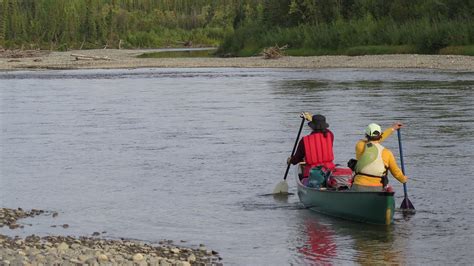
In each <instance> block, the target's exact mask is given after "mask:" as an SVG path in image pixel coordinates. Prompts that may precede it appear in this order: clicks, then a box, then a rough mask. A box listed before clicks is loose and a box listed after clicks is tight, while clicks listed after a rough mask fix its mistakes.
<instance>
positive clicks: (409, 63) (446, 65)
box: [0, 49, 474, 72]
mask: <svg viewBox="0 0 474 266" xmlns="http://www.w3.org/2000/svg"><path fill="white" fill-rule="evenodd" d="M150 51H153V50H150V49H146V50H145V49H143V50H118V49H93V50H73V51H67V52H45V53H38V54H36V55H33V56H32V57H23V58H5V57H0V71H14V70H46V69H55V70H67V69H123V68H199V67H203V68H223V67H236V68H306V69H322V68H373V69H381V68H393V69H436V70H450V71H462V72H464V71H467V72H470V71H474V57H472V56H462V55H419V54H394V55H365V56H343V55H340V56H305V57H295V56H285V57H282V58H279V59H263V58H262V57H238V58H235V57H233V58H137V57H136V56H137V55H140V54H142V53H145V52H150ZM71 55H81V56H85V57H79V58H78V59H76V57H77V56H71ZM99 58H102V59H99ZM108 59H110V60H108Z"/></svg>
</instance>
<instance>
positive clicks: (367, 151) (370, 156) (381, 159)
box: [351, 123, 408, 191]
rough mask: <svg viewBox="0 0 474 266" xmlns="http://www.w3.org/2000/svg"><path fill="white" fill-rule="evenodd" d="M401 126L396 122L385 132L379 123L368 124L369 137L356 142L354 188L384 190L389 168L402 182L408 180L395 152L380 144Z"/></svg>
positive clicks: (358, 189)
mask: <svg viewBox="0 0 474 266" xmlns="http://www.w3.org/2000/svg"><path fill="white" fill-rule="evenodd" d="M401 126H402V125H401V124H399V123H395V124H394V125H393V126H392V127H391V128H388V129H387V130H385V131H384V132H383V133H382V129H381V128H380V126H379V125H377V124H374V123H372V124H369V125H368V126H367V128H366V129H365V136H366V138H367V139H366V140H360V141H359V142H357V144H356V159H357V164H356V166H355V173H356V176H355V177H354V182H353V184H352V188H351V189H352V190H356V191H383V190H384V189H385V188H386V186H387V184H388V179H387V171H388V170H390V173H392V175H393V176H394V177H395V178H396V179H397V180H398V181H400V182H401V183H405V182H407V179H408V177H406V176H405V175H404V174H403V172H402V170H400V168H399V167H398V165H397V162H396V161H395V157H394V156H393V153H392V152H391V151H390V150H389V149H387V148H385V147H384V146H382V145H381V144H380V142H382V141H384V140H385V139H386V138H388V137H389V136H390V135H391V134H392V133H393V132H394V131H395V130H397V129H399V128H400V127H401Z"/></svg>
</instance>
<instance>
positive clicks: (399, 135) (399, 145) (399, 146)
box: [397, 129, 408, 199]
mask: <svg viewBox="0 0 474 266" xmlns="http://www.w3.org/2000/svg"><path fill="white" fill-rule="evenodd" d="M397 134H398V149H399V150H400V164H401V166H402V172H403V174H404V175H406V174H405V165H404V164H403V149H402V133H400V129H397ZM403 192H404V193H405V199H407V198H408V193H407V184H406V183H403Z"/></svg>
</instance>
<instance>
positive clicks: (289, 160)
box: [286, 156, 291, 164]
mask: <svg viewBox="0 0 474 266" xmlns="http://www.w3.org/2000/svg"><path fill="white" fill-rule="evenodd" d="M286 164H291V156H290V157H288V159H286Z"/></svg>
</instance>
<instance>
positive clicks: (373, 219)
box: [297, 178, 395, 225]
mask: <svg viewBox="0 0 474 266" xmlns="http://www.w3.org/2000/svg"><path fill="white" fill-rule="evenodd" d="M297 183H298V197H299V198H300V201H301V202H302V203H303V205H304V206H305V207H307V208H309V209H311V210H314V211H317V212H320V213H324V214H327V215H331V216H335V217H339V218H343V219H348V220H353V221H358V222H364V223H372V224H387V225H388V224H391V223H392V222H393V213H394V211H395V200H394V197H393V196H394V192H354V191H350V190H343V191H331V190H319V189H314V188H309V187H306V186H304V185H303V184H301V182H300V181H299V179H298V178H297Z"/></svg>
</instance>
